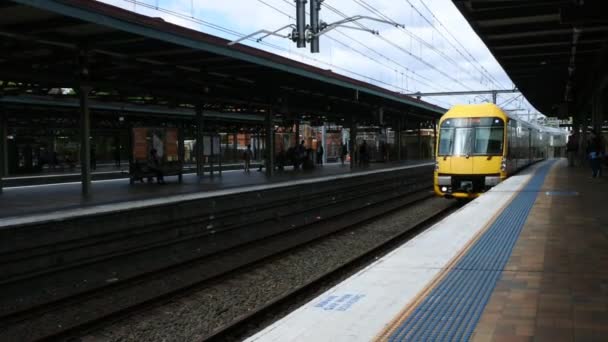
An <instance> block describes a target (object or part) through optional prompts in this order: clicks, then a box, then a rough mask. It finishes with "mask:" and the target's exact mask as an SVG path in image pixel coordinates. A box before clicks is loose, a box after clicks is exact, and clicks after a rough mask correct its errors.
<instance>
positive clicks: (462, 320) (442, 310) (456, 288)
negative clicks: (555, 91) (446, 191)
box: [389, 162, 553, 341]
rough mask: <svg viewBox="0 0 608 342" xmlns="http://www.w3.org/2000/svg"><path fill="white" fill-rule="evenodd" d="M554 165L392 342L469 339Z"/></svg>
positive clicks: (543, 170) (548, 165)
mask: <svg viewBox="0 0 608 342" xmlns="http://www.w3.org/2000/svg"><path fill="white" fill-rule="evenodd" d="M552 165H553V162H548V163H546V164H545V165H543V166H541V167H540V168H539V169H538V170H537V172H536V174H535V175H534V176H533V177H532V179H531V180H530V182H529V183H528V184H527V185H526V186H525V187H524V189H523V190H522V191H521V192H520V193H519V194H518V195H517V196H516V197H515V198H514V199H513V201H512V202H511V203H510V204H509V205H508V206H507V207H506V208H505V210H504V211H503V212H502V213H501V214H500V215H499V216H498V217H497V218H496V221H494V223H493V224H492V225H491V226H490V227H489V228H488V230H487V231H486V232H485V233H484V234H483V235H482V236H481V237H480V238H479V240H477V241H476V242H475V244H474V245H473V246H471V248H470V249H469V250H468V252H467V253H466V254H464V255H463V257H462V258H461V259H460V260H459V261H458V262H457V263H456V265H455V266H454V268H452V269H451V270H450V271H449V272H448V274H447V275H446V276H445V277H444V278H443V279H442V280H441V282H440V283H439V284H438V285H437V286H436V287H435V288H434V289H433V290H432V291H431V292H430V293H429V295H428V296H427V297H426V298H424V300H422V302H421V303H420V304H419V305H418V307H416V308H415V309H414V310H413V311H411V314H410V315H409V317H408V318H407V319H406V320H405V321H403V323H402V324H401V325H400V326H398V327H397V328H396V329H395V330H394V332H393V333H392V334H391V335H390V337H389V341H466V340H469V338H470V337H471V334H472V333H473V330H474V329H475V326H476V325H477V322H478V321H479V318H480V316H481V313H482V312H483V310H484V308H485V306H486V304H487V302H488V300H489V298H490V296H491V294H492V292H493V291H494V287H495V286H496V282H497V281H498V279H499V278H500V275H501V273H502V270H503V268H504V267H505V265H506V264H507V261H508V260H509V257H510V256H511V252H512V250H513V247H514V246H515V243H516V242H517V239H518V238H519V234H520V232H521V229H522V228H523V226H524V223H525V222H526V219H527V217H528V214H529V213H530V210H531V209H532V206H533V205H534V202H535V200H536V197H537V195H538V193H539V191H540V189H541V187H542V185H543V183H544V180H545V177H546V175H547V174H548V172H549V170H550V168H551V166H552Z"/></svg>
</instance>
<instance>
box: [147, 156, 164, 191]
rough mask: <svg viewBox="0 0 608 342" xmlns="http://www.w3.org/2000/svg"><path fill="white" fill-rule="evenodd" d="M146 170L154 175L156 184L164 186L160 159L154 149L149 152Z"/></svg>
mask: <svg viewBox="0 0 608 342" xmlns="http://www.w3.org/2000/svg"><path fill="white" fill-rule="evenodd" d="M148 168H150V170H152V171H153V172H154V173H155V174H156V183H158V184H165V178H164V177H163V170H162V168H161V162H160V157H159V156H158V153H157V151H156V149H154V148H153V149H151V150H150V160H148Z"/></svg>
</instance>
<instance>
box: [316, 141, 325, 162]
mask: <svg viewBox="0 0 608 342" xmlns="http://www.w3.org/2000/svg"><path fill="white" fill-rule="evenodd" d="M323 153H324V151H323V145H322V144H319V145H317V164H318V165H323Z"/></svg>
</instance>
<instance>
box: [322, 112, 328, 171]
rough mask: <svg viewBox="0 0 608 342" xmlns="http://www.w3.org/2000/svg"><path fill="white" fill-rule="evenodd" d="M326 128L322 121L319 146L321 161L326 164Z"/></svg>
mask: <svg viewBox="0 0 608 342" xmlns="http://www.w3.org/2000/svg"><path fill="white" fill-rule="evenodd" d="M326 131H327V130H326V129H325V122H324V123H323V127H321V147H323V155H322V156H321V162H322V163H323V164H327V146H326V143H325V140H326V137H325V135H326Z"/></svg>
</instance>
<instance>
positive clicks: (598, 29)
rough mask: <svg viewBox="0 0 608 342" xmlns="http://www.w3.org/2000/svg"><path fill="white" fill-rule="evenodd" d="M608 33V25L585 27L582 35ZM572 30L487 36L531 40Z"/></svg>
mask: <svg viewBox="0 0 608 342" xmlns="http://www.w3.org/2000/svg"><path fill="white" fill-rule="evenodd" d="M605 31H608V25H606V26H596V27H583V28H582V33H583V34H584V33H590V32H605ZM572 32H573V30H572V28H560V29H554V30H534V31H524V32H505V33H495V34H488V35H485V38H486V39H487V40H498V39H510V38H529V37H540V36H551V35H560V34H562V35H565V34H572Z"/></svg>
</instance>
